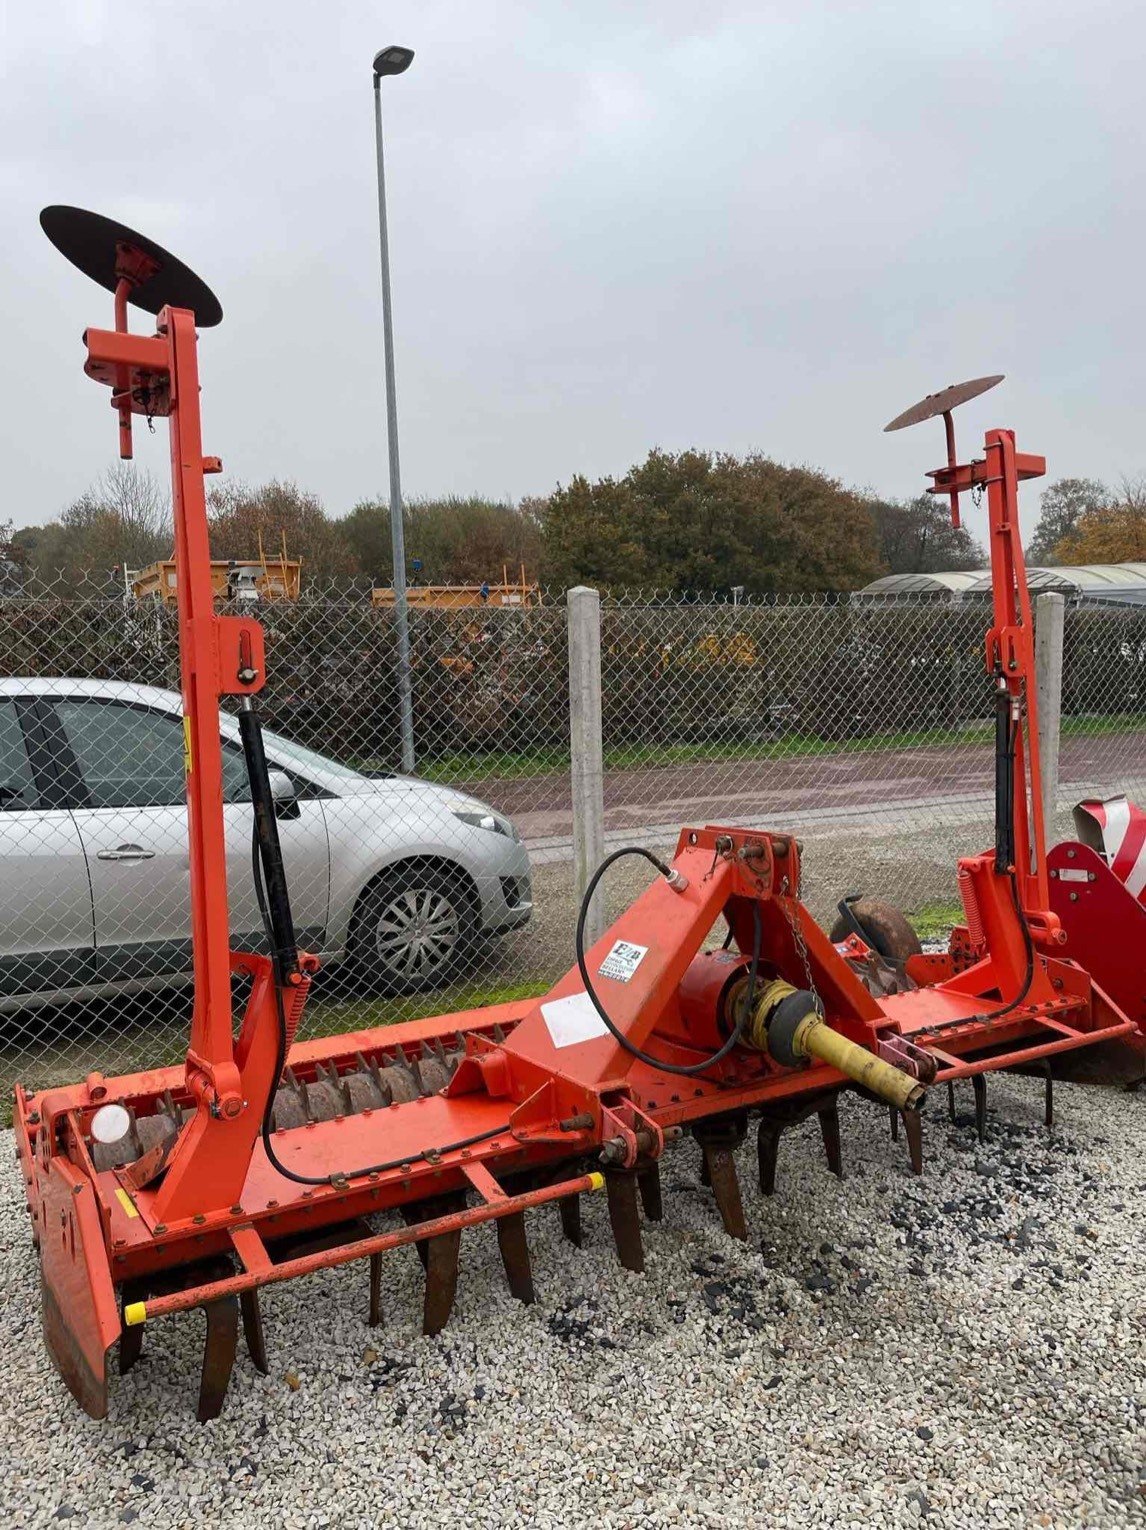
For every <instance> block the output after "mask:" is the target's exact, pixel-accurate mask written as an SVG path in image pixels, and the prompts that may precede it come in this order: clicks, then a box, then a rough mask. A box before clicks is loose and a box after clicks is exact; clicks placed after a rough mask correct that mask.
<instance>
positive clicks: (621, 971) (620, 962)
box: [597, 940, 649, 983]
mask: <svg viewBox="0 0 1146 1530" xmlns="http://www.w3.org/2000/svg"><path fill="white" fill-rule="evenodd" d="M648 954H649V948H648V946H634V945H633V944H632V942H631V941H628V940H615V941H614V942H613V949H612V950H611V951H610V952H609V954H608V956H606V958H605V960H604V961H603V962H602V963H601V965H600V966H599V967H598V968H597V976H598V977H607V978H612V979H613V980H614V982H617V983H627V982H628V981H629V979H630V978H631V977H632V975H633V973H634V972H635V971H636V970H637V968H638V967H639V966H640V965H641V963H642V962H643V961H644V959H645V957H646V956H647V955H648Z"/></svg>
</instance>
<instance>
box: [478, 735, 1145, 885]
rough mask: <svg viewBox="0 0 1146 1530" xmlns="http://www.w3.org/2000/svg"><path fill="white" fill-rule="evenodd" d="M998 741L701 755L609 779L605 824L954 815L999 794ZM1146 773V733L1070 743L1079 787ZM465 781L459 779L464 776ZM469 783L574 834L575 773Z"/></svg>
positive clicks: (528, 830) (1068, 765) (558, 842)
mask: <svg viewBox="0 0 1146 1530" xmlns="http://www.w3.org/2000/svg"><path fill="white" fill-rule="evenodd" d="M993 760H994V757H993V751H992V749H991V746H990V744H987V743H978V744H946V745H936V746H933V747H917V748H910V749H889V750H886V751H875V750H871V751H849V752H839V753H835V754H822V755H803V756H787V757H784V758H781V759H775V760H758V759H752V760H737V759H729V760H699V761H696V762H695V763H693V764H689V765H658V766H649V767H646V768H635V769H626V770H611V771H608V772H607V773H606V777H605V827H606V831H607V832H608V833H612V834H617V835H622V836H623V835H624V834H625V833H626V832H627V831H629V830H631V829H637V828H639V829H642V830H648V829H650V828H655V827H657V826H661V825H675V826H679V825H680V824H683V823H691V822H694V821H695V820H697V819H698V818H699V819H703V820H707V821H709V822H712V821H714V820H715V821H721V822H723V821H727V822H730V823H737V822H744V821H748V820H751V821H752V823H754V824H755V825H757V826H758V827H760V828H766V827H768V826H769V824H770V823H773V822H774V823H781V822H782V823H784V824H787V825H788V826H791V825H792V823H793V821H794V820H793V815H794V814H795V815H798V817H799V820H800V822H801V823H803V822H809V823H815V822H824V823H829V822H849V823H851V824H853V825H857V826H858V825H859V824H862V823H865V822H867V823H871V824H883V825H884V826H887V824H888V814H889V809H892V808H897V809H898V810H899V811H898V812H897V813H896V815H895V816H896V818H897V820H898V819H899V818H901V817H902V818H903V819H904V827H905V828H914V827H915V820H916V819H917V818H918V816H919V815H924V818H926V815H928V814H934V813H939V814H940V815H941V816H942V818H943V819H944V820H945V821H948V822H957V821H959V820H960V819H961V818H962V817H963V816H965V814H966V813H968V812H972V813H976V814H977V813H978V812H979V811H981V806H982V802H983V800H984V799H989V798H990V796H991V792H992V775H993ZM1135 779H1136V780H1137V781H1139V782H1142V781H1143V780H1146V730H1144V731H1140V732H1131V731H1128V732H1126V733H1108V734H1102V735H1099V736H1095V737H1074V738H1067V739H1064V740H1063V744H1062V755H1061V763H1060V780H1061V781H1062V782H1063V783H1064V785H1068V784H1069V785H1073V786H1075V787H1076V788H1077V790H1078V793H1079V795H1083V794H1084V793H1085V792H1086V791H1089V790H1095V789H1104V790H1107V791H1115V790H1122V789H1125V788H1126V787H1127V786H1132V785H1133V783H1134V780H1135ZM459 784H463V783H459ZM464 788H465V789H467V790H471V791H473V792H474V793H475V794H476V795H478V796H480V797H482V798H484V799H485V800H486V801H488V802H491V803H493V804H494V805H495V806H496V807H498V808H500V809H501V810H502V811H503V812H506V813H508V814H509V815H510V817H511V818H512V819H513V821H514V823H515V824H516V825H517V827H518V830H519V832H520V833H521V835H522V837H523V838H524V839H525V840H526V841H527V842H528V844H529V845H530V849H531V851H532V850H534V848H536V850H537V851H538V852H540V853H542V855H546V854H549V853H551V852H553V851H556V850H560V849H565V848H567V846H568V842H569V839H570V836H571V834H572V831H573V821H572V810H571V807H570V798H569V792H570V788H569V773H568V772H567V771H553V772H548V773H546V774H544V775H537V776H525V777H518V778H500V777H488V778H486V779H485V780H481V781H474V782H471V783H464Z"/></svg>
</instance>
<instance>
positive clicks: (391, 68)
mask: <svg viewBox="0 0 1146 1530" xmlns="http://www.w3.org/2000/svg"><path fill="white" fill-rule="evenodd" d="M413 62H414V50H413V48H403V47H402V46H401V44H399V43H391V44H390V46H389V47H388V48H383V49H382V51H381V53H376V54H375V55H374V79H375V81H378V80H380V79H381V78H382V76H383V75H384V74H405V72H406V70H407V69H409V67H410V65H411V64H412V63H413Z"/></svg>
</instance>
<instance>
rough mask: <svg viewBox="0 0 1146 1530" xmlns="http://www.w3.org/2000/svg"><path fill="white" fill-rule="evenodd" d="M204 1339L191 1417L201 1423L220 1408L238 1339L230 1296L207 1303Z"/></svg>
mask: <svg viewBox="0 0 1146 1530" xmlns="http://www.w3.org/2000/svg"><path fill="white" fill-rule="evenodd" d="M203 1311H204V1313H205V1314H206V1317H207V1340H206V1343H205V1344H204V1346H203V1374H202V1376H201V1378H200V1381H199V1407H198V1409H197V1411H196V1414H195V1417H196V1418H197V1419H198V1420H199V1422H200V1423H201V1424H205V1423H206V1422H207V1421H208V1419H212V1418H218V1417H219V1414H220V1413H221V1412H222V1411H223V1399H224V1398H225V1397H226V1395H227V1383H228V1382H229V1381H230V1379H231V1371H232V1369H233V1367H234V1364H235V1349H236V1346H237V1345H238V1342H239V1303H238V1301H237V1300H236V1299H235V1298H234V1297H233V1296H223V1297H220V1298H219V1299H218V1300H216V1301H213V1302H207V1303H206V1305H205V1306H204V1308H203Z"/></svg>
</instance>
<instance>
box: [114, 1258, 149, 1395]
mask: <svg viewBox="0 0 1146 1530" xmlns="http://www.w3.org/2000/svg"><path fill="white" fill-rule="evenodd" d="M146 1296H147V1287H146V1286H145V1285H144V1283H143V1281H141V1280H125V1281H124V1283H123V1286H122V1287H121V1289H120V1317H121V1320H122V1315H123V1309H124V1308H125V1307H127V1306H130V1304H131V1303H132V1302H141V1301H143V1300H144V1299H145V1298H146ZM142 1353H143V1324H142V1323H137V1324H136V1325H135V1327H133V1328H128V1326H127V1324H126V1323H125V1324H124V1326H123V1328H122V1330H121V1331H120V1335H119V1374H120V1375H121V1376H126V1375H127V1373H128V1371H130V1370H131V1368H132V1366H133V1365H134V1364H135V1362H136V1361H137V1360H138V1359H139V1357H140V1355H141V1354H142Z"/></svg>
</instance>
